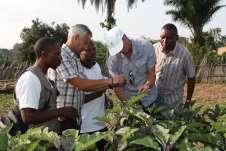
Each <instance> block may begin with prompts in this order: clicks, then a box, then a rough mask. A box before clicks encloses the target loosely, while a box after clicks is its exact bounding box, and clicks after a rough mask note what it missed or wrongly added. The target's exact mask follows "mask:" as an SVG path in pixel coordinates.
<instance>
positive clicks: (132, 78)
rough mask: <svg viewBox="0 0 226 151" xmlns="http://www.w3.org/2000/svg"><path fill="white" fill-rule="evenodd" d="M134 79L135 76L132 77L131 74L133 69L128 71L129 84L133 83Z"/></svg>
mask: <svg viewBox="0 0 226 151" xmlns="http://www.w3.org/2000/svg"><path fill="white" fill-rule="evenodd" d="M134 81H135V77H134V75H133V71H131V70H130V71H129V83H130V84H131V85H134Z"/></svg>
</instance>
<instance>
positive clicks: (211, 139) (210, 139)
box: [188, 133, 217, 145]
mask: <svg viewBox="0 0 226 151" xmlns="http://www.w3.org/2000/svg"><path fill="white" fill-rule="evenodd" d="M188 139H189V140H190V141H194V142H198V141H199V142H203V143H205V144H211V145H216V143H217V137H216V136H214V135H212V134H211V133H190V134H189V135H188Z"/></svg>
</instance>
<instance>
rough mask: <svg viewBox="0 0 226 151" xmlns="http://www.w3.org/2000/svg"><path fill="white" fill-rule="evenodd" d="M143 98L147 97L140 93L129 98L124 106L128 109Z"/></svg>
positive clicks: (145, 94)
mask: <svg viewBox="0 0 226 151" xmlns="http://www.w3.org/2000/svg"><path fill="white" fill-rule="evenodd" d="M145 96H147V93H142V94H139V95H137V96H133V97H131V98H130V99H129V100H127V101H126V106H127V107H130V106H133V105H134V104H136V103H137V102H139V101H140V100H141V99H143V98H144V97H145Z"/></svg>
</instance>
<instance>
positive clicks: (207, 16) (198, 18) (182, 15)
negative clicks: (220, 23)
mask: <svg viewBox="0 0 226 151" xmlns="http://www.w3.org/2000/svg"><path fill="white" fill-rule="evenodd" d="M220 2H221V0H165V1H164V4H165V5H167V6H171V7H172V9H171V10H169V11H167V12H166V14H168V15H171V16H172V18H173V20H174V21H178V22H180V23H182V24H183V25H185V26H186V27H188V28H189V29H190V31H191V32H192V35H193V41H194V43H196V44H198V45H200V46H202V45H203V44H204V43H205V40H204V38H203V27H204V26H205V25H206V24H207V23H208V22H210V20H211V18H212V17H213V14H215V13H216V12H217V11H218V10H220V9H221V8H222V7H224V6H225V5H220Z"/></svg>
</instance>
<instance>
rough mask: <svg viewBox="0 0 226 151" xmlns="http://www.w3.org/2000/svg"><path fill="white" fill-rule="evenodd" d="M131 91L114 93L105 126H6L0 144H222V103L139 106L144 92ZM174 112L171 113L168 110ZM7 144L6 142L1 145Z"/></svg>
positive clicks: (225, 112) (225, 121)
mask: <svg viewBox="0 0 226 151" xmlns="http://www.w3.org/2000/svg"><path fill="white" fill-rule="evenodd" d="M144 96H145V94H144V95H140V96H137V97H133V98H132V99H131V100H129V101H128V102H126V103H121V102H120V101H118V100H117V99H115V100H114V102H115V104H114V107H113V109H111V110H108V112H107V115H106V116H105V117H98V119H99V120H102V121H105V123H106V125H107V127H108V131H107V132H96V133H94V134H92V135H88V134H82V135H79V134H78V131H76V130H66V131H64V132H63V134H62V135H57V134H56V133H54V132H48V131H47V129H44V130H41V129H40V128H34V129H29V130H28V131H27V132H26V133H25V134H23V135H20V134H18V135H17V136H14V137H11V136H9V135H7V131H8V129H9V128H8V129H5V130H2V131H1V133H0V142H4V143H0V147H1V149H5V150H6V149H8V150H49V149H51V148H55V149H59V150H60V149H61V150H62V149H64V150H76V151H80V150H86V149H89V150H95V149H96V146H95V143H96V142H97V141H99V140H101V139H105V140H107V142H108V143H107V144H106V146H105V147H106V150H115V151H116V150H117V151H118V150H156V151H160V150H168V151H171V150H172V151H174V150H181V151H189V150H197V151H200V150H210V151H211V150H226V143H225V141H226V107H225V106H223V105H216V106H214V107H213V108H209V109H203V110H201V109H202V107H194V102H192V103H191V104H189V106H188V107H187V108H183V106H180V107H179V108H178V110H174V111H173V112H172V110H169V107H168V106H159V107H152V108H150V109H149V110H148V111H146V112H144V111H143V109H142V107H141V106H139V105H138V104H137V102H138V101H139V100H140V99H141V98H142V97H144ZM172 113H173V114H172ZM5 144H6V145H5Z"/></svg>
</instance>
